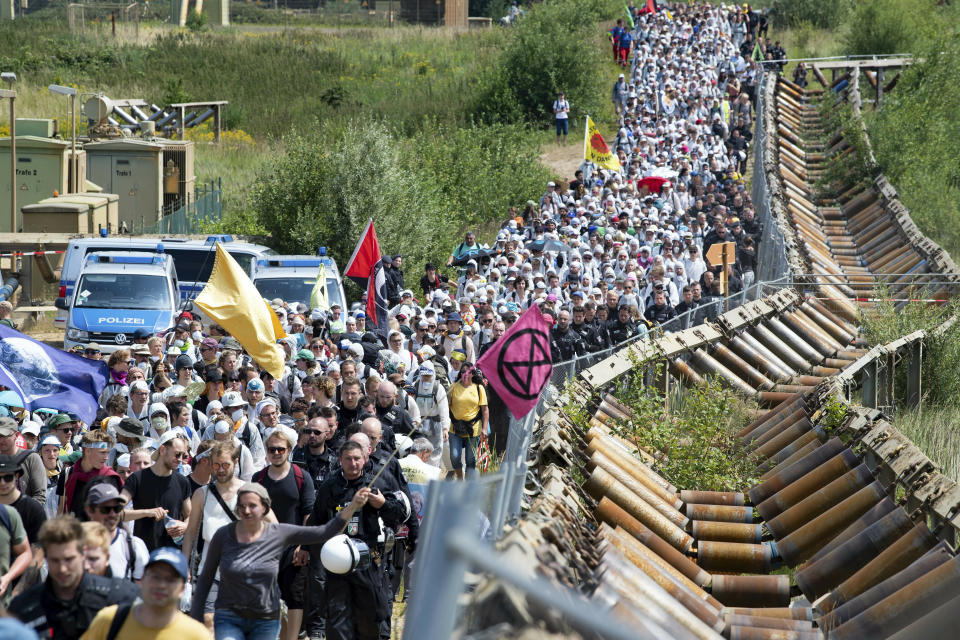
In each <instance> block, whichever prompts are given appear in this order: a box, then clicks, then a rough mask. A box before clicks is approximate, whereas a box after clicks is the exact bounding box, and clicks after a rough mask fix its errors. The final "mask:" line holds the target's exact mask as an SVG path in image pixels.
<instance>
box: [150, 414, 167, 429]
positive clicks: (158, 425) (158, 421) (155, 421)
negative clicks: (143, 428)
mask: <svg viewBox="0 0 960 640" xmlns="http://www.w3.org/2000/svg"><path fill="white" fill-rule="evenodd" d="M150 424H152V425H153V428H154V429H156V430H157V431H166V430H167V427H168V426H170V425H169V424H168V423H167V419H166V418H164V417H163V416H158V417H156V418H151V420H150Z"/></svg>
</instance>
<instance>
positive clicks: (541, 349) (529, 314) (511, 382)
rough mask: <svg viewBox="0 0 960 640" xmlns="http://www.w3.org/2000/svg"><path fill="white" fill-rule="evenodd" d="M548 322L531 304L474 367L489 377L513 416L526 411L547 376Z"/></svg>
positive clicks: (538, 393)
mask: <svg viewBox="0 0 960 640" xmlns="http://www.w3.org/2000/svg"><path fill="white" fill-rule="evenodd" d="M551 325H552V322H551V321H550V320H549V319H548V317H547V316H545V315H543V313H542V312H541V311H540V307H538V306H537V305H532V306H531V307H530V308H529V309H527V311H526V312H525V313H524V314H523V315H522V316H520V318H519V319H518V320H517V321H516V322H515V323H514V325H513V326H512V327H510V329H509V330H508V331H507V332H506V333H504V334H503V335H502V336H500V339H499V340H497V341H496V342H495V343H494V344H493V346H492V347H490V349H488V350H487V352H486V353H485V354H483V357H481V358H480V359H479V360H477V367H479V368H480V370H481V371H483V375H484V376H486V377H487V379H488V380H489V381H490V386H492V387H493V388H494V390H495V391H496V392H497V395H498V396H500V399H501V400H503V402H504V404H506V405H507V408H508V409H510V413H512V414H513V417H514V418H517V419H519V418H522V417H523V416H525V415H527V414H528V413H530V410H531V409H533V408H534V407H535V406H536V404H537V400H538V399H539V397H540V392H541V391H542V390H543V387H544V386H545V385H546V384H547V381H548V380H550V374H551V373H553V363H552V361H551V359H550V327H551Z"/></svg>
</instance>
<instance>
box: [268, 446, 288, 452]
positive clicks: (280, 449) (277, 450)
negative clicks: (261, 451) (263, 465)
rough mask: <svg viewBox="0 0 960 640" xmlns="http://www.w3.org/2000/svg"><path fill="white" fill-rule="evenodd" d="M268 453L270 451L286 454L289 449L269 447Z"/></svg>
mask: <svg viewBox="0 0 960 640" xmlns="http://www.w3.org/2000/svg"><path fill="white" fill-rule="evenodd" d="M267 451H269V452H270V453H286V452H287V448H286V447H267Z"/></svg>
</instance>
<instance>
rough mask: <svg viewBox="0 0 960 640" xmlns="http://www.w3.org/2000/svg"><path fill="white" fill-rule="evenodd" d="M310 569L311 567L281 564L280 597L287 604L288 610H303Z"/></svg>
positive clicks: (278, 580)
mask: <svg viewBox="0 0 960 640" xmlns="http://www.w3.org/2000/svg"><path fill="white" fill-rule="evenodd" d="M309 569H310V567H309V565H307V566H303V567H297V566H294V565H293V564H286V565H283V564H281V566H280V574H279V576H278V577H277V582H279V583H280V597H282V598H283V601H284V602H286V603H287V609H303V600H304V598H303V594H304V592H305V590H306V586H307V575H308V573H309Z"/></svg>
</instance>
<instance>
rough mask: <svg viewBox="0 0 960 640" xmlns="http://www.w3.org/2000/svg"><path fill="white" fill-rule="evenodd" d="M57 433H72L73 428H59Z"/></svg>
mask: <svg viewBox="0 0 960 640" xmlns="http://www.w3.org/2000/svg"><path fill="white" fill-rule="evenodd" d="M57 431H63V432H64V433H73V431H74V429H73V427H60V428H59V429H57Z"/></svg>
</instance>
